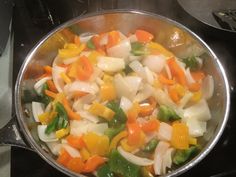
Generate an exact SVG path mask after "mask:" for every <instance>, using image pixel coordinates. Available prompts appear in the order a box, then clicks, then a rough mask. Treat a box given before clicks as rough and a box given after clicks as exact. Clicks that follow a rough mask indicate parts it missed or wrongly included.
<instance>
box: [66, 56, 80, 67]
mask: <svg viewBox="0 0 236 177" xmlns="http://www.w3.org/2000/svg"><path fill="white" fill-rule="evenodd" d="M78 58H79V56H76V57H72V58H66V59H64V60H63V63H64V64H65V65H69V64H71V63H74V62H75V61H76V60H78Z"/></svg>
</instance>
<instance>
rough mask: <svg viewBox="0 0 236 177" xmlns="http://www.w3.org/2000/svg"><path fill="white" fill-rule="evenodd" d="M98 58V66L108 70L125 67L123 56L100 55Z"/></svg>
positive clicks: (115, 70)
mask: <svg viewBox="0 0 236 177" xmlns="http://www.w3.org/2000/svg"><path fill="white" fill-rule="evenodd" d="M97 60H98V63H97V66H98V68H100V69H101V70H103V71H106V72H117V71H120V70H122V69H124V68H125V61H124V59H123V58H114V57H104V56H99V57H98V58H97Z"/></svg>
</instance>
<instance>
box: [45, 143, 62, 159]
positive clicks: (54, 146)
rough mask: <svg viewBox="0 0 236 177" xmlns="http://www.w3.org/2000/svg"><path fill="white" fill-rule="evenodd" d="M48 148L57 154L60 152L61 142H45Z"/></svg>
mask: <svg viewBox="0 0 236 177" xmlns="http://www.w3.org/2000/svg"><path fill="white" fill-rule="evenodd" d="M46 144H47V146H48V148H49V149H50V151H51V152H52V153H53V154H54V155H56V156H58V155H59V154H60V151H61V148H62V144H61V143H59V142H47V143H46Z"/></svg>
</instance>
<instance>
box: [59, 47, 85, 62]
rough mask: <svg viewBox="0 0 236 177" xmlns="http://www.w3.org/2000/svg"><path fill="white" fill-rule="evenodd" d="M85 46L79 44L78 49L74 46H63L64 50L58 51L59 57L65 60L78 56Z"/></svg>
mask: <svg viewBox="0 0 236 177" xmlns="http://www.w3.org/2000/svg"><path fill="white" fill-rule="evenodd" d="M85 47H86V46H85V44H81V45H80V46H79V47H78V46H77V45H76V44H65V46H64V49H59V51H58V55H59V57H61V58H63V59H66V58H71V57H75V56H78V55H79V54H80V53H81V52H82V51H83V50H84V49H85Z"/></svg>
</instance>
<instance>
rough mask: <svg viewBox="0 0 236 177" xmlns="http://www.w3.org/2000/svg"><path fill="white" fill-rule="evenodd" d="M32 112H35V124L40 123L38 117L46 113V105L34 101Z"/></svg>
mask: <svg viewBox="0 0 236 177" xmlns="http://www.w3.org/2000/svg"><path fill="white" fill-rule="evenodd" d="M32 112H33V116H34V120H35V122H40V121H39V118H38V116H39V115H40V114H43V113H44V104H42V103H39V102H34V101H33V102H32Z"/></svg>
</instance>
